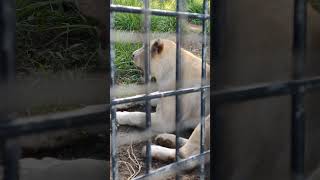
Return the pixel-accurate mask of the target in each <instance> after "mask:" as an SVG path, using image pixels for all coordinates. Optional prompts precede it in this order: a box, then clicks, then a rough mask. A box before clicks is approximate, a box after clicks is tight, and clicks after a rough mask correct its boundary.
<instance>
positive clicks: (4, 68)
mask: <svg viewBox="0 0 320 180" xmlns="http://www.w3.org/2000/svg"><path fill="white" fill-rule="evenodd" d="M15 22H16V19H15V12H14V5H13V1H11V0H2V1H1V2H0V88H3V89H2V90H3V91H2V92H3V93H5V94H2V98H1V103H3V104H5V105H4V106H3V107H4V109H0V126H1V125H2V124H5V123H9V118H8V113H9V110H8V109H7V106H6V105H9V104H8V102H9V98H10V96H9V92H10V89H9V88H11V87H12V86H11V83H12V82H13V81H14V79H15V48H16V47H15V42H16V41H15V32H16V31H15ZM0 146H1V147H0V148H1V149H0V151H1V152H2V157H3V162H4V163H3V165H4V180H18V170H19V167H18V163H19V162H18V160H19V158H18V157H19V155H20V153H19V148H18V147H17V146H16V144H15V142H13V141H10V140H8V139H5V137H0Z"/></svg>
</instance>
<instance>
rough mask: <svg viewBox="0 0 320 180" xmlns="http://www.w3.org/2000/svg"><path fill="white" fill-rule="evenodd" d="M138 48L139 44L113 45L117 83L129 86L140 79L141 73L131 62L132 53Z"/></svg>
mask: <svg viewBox="0 0 320 180" xmlns="http://www.w3.org/2000/svg"><path fill="white" fill-rule="evenodd" d="M140 47H141V44H139V43H136V44H130V43H115V53H116V60H115V66H116V68H117V79H118V82H119V83H124V84H130V83H135V82H137V81H138V80H139V79H140V77H141V71H140V70H139V69H137V68H136V67H135V66H134V64H133V61H132V53H133V52H134V51H135V50H137V49H139V48H140Z"/></svg>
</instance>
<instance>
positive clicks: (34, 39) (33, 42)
mask: <svg viewBox="0 0 320 180" xmlns="http://www.w3.org/2000/svg"><path fill="white" fill-rule="evenodd" d="M16 17H17V23H16V38H17V41H16V42H17V70H18V72H25V73H31V72H35V71H42V72H48V71H49V72H57V71H62V70H70V69H71V70H80V71H92V70H94V69H95V68H96V67H97V58H98V54H97V48H98V37H97V32H96V28H95V25H94V22H92V21H90V20H88V19H86V18H85V17H83V16H82V15H80V13H79V11H78V10H77V9H76V7H75V6H74V5H73V4H62V2H61V1H60V0H49V1H41V2H39V1H36V0H17V1H16Z"/></svg>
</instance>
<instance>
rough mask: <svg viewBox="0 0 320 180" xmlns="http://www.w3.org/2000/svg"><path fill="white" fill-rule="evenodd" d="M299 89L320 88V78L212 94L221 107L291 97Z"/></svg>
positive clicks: (215, 102)
mask: <svg viewBox="0 0 320 180" xmlns="http://www.w3.org/2000/svg"><path fill="white" fill-rule="evenodd" d="M297 87H303V88H304V90H310V89H315V88H320V76H317V77H314V78H308V79H301V80H292V81H285V82H278V83H274V82H273V83H267V84H260V85H255V86H245V87H240V88H236V89H230V90H222V91H216V92H212V93H211V94H212V95H213V98H214V101H213V103H214V105H219V104H223V103H230V102H241V101H247V100H252V99H258V98H266V97H271V96H282V95H289V94H292V93H294V91H293V90H294V89H295V88H297Z"/></svg>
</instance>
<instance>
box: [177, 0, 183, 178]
mask: <svg viewBox="0 0 320 180" xmlns="http://www.w3.org/2000/svg"><path fill="white" fill-rule="evenodd" d="M176 3H177V4H176V11H177V12H180V11H181V5H182V3H181V1H180V0H177V1H176ZM181 40H182V39H181V15H179V14H178V15H177V17H176V90H178V89H180V82H181ZM180 118H181V112H180V97H179V95H176V162H178V161H179V147H180V145H179V136H180V129H179V128H178V127H179V125H180ZM178 179H179V174H177V175H176V180H178Z"/></svg>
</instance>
